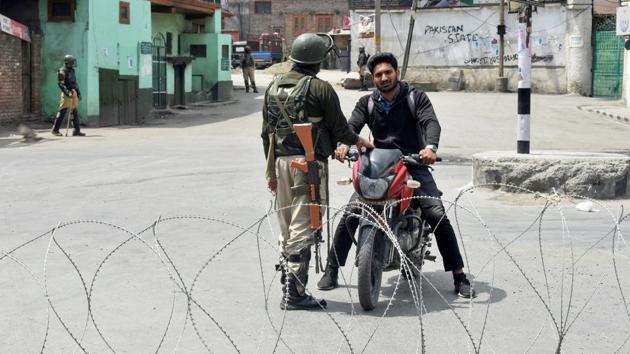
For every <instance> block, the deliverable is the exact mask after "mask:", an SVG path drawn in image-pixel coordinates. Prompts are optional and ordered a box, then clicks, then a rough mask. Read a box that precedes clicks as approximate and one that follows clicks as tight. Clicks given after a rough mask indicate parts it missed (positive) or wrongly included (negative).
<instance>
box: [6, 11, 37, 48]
mask: <svg viewBox="0 0 630 354" xmlns="http://www.w3.org/2000/svg"><path fill="white" fill-rule="evenodd" d="M0 29H1V30H2V32H5V33H8V34H10V35H12V36H14V37H17V38H19V39H21V40H23V41H26V42H30V41H31V36H30V34H29V32H28V27H26V26H24V25H23V24H21V23H19V22H17V21H13V20H12V19H10V18H8V17H6V16H3V15H0Z"/></svg>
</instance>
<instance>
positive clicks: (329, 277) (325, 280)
mask: <svg viewBox="0 0 630 354" xmlns="http://www.w3.org/2000/svg"><path fill="white" fill-rule="evenodd" d="M338 278H339V268H337V267H330V266H328V267H327V268H326V271H325V272H324V275H323V276H322V278H321V279H320V280H319V281H318V282H317V288H318V289H319V290H332V289H334V288H336V287H338V286H339V284H338V283H337V279H338Z"/></svg>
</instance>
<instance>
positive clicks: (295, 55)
mask: <svg viewBox="0 0 630 354" xmlns="http://www.w3.org/2000/svg"><path fill="white" fill-rule="evenodd" d="M327 39H328V42H329V43H326V42H327ZM333 44H334V43H333V42H332V38H331V37H330V36H319V35H317V34H315V33H304V34H301V35H299V36H298V37H297V38H296V39H295V41H293V45H292V46H291V55H290V56H289V59H290V60H291V61H293V62H295V63H299V64H319V63H321V62H322V61H324V59H326V54H328V52H329V51H330V49H331V48H332V45H333Z"/></svg>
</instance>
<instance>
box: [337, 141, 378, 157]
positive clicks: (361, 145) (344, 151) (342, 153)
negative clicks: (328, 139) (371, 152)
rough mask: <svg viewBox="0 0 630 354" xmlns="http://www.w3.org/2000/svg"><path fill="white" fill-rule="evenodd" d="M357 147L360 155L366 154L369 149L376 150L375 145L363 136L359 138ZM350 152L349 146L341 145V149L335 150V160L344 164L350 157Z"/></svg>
mask: <svg viewBox="0 0 630 354" xmlns="http://www.w3.org/2000/svg"><path fill="white" fill-rule="evenodd" d="M356 147H357V150H358V151H359V153H361V152H365V151H366V150H368V149H374V145H373V144H372V143H371V142H370V141H369V140H368V139H366V138H364V137H361V136H359V139H358V140H357V143H356ZM348 151H350V147H349V146H348V145H344V144H341V145H339V147H337V149H336V150H335V159H337V160H338V161H339V162H344V161H345V160H346V157H347V156H348Z"/></svg>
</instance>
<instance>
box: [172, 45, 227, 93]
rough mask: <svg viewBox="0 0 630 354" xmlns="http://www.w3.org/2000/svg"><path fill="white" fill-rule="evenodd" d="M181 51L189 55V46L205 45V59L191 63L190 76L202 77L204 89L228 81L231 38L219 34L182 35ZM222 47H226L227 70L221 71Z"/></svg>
mask: <svg viewBox="0 0 630 354" xmlns="http://www.w3.org/2000/svg"><path fill="white" fill-rule="evenodd" d="M181 42H182V51H183V52H185V53H186V55H189V53H190V45H191V44H199V45H203V44H205V45H206V57H205V58H196V59H195V60H194V61H193V63H192V74H193V75H202V76H203V87H204V89H210V88H212V87H213V86H214V85H215V84H216V83H217V82H219V81H230V80H231V77H232V74H231V67H230V60H231V59H230V53H231V52H232V48H231V46H232V37H231V36H230V35H227V34H220V33H184V34H183V35H182V37H181ZM222 45H227V46H228V56H227V60H228V65H227V70H222V69H221V56H222V52H221V51H222V49H221V46H222Z"/></svg>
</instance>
